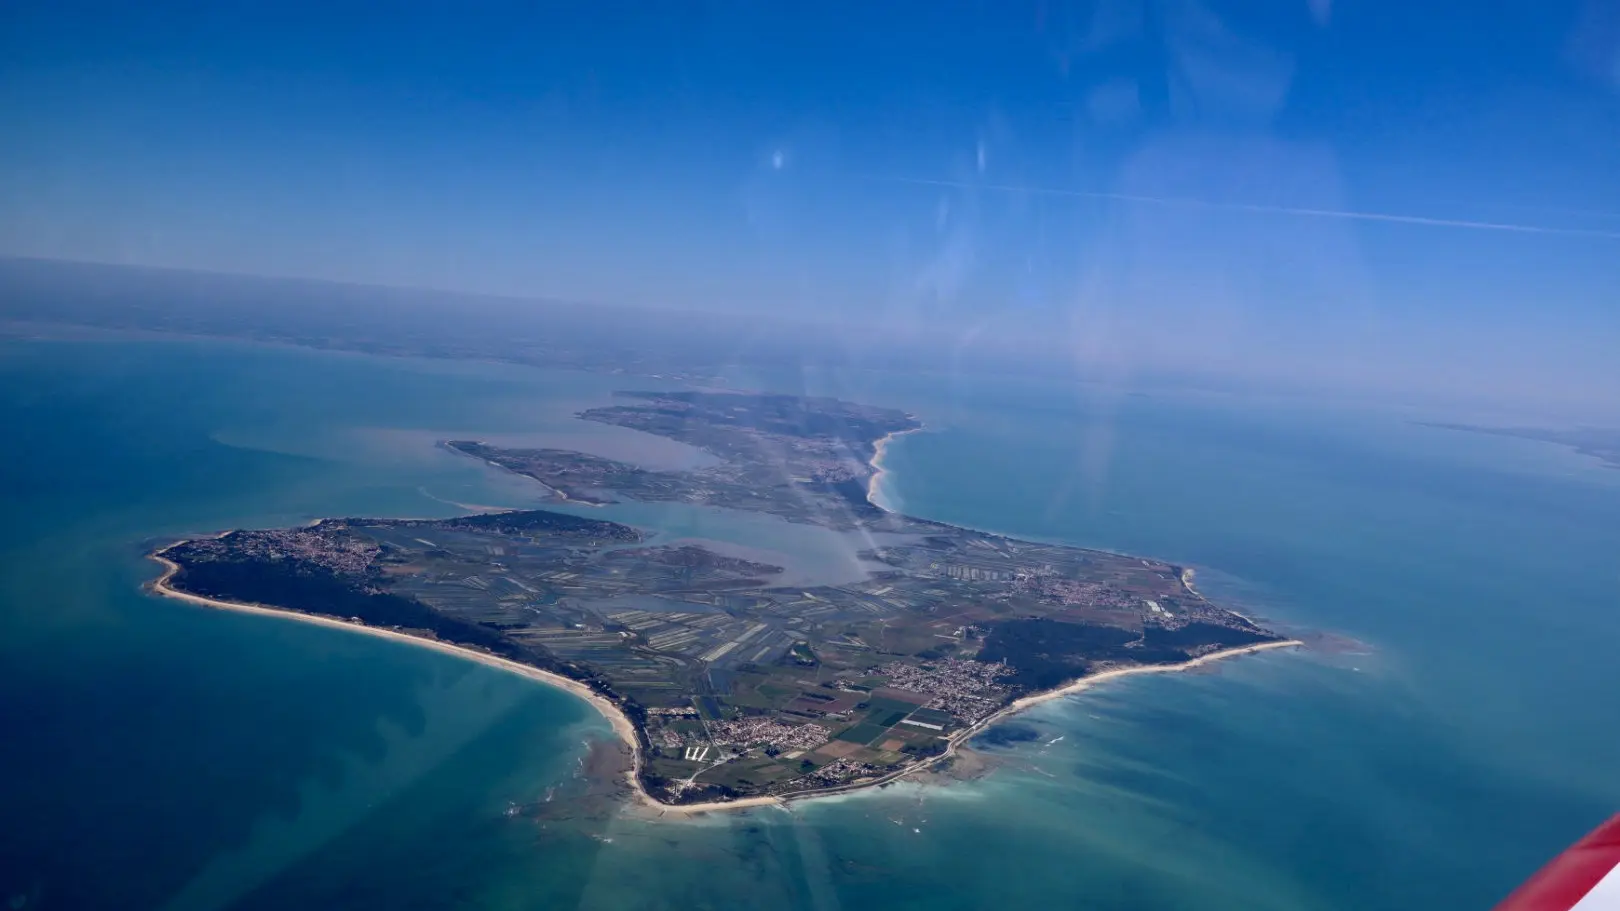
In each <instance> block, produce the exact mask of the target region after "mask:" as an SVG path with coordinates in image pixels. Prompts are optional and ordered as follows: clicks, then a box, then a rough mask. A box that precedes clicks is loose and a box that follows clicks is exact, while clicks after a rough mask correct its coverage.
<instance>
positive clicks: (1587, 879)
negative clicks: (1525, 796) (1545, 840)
mask: <svg viewBox="0 0 1620 911" xmlns="http://www.w3.org/2000/svg"><path fill="white" fill-rule="evenodd" d="M1496 911H1620V814H1617V815H1615V816H1613V817H1612V818H1610V819H1609V821H1608V822H1606V823H1604V824H1603V825H1601V826H1598V827H1597V828H1596V829H1594V830H1593V831H1592V833H1591V834H1589V835H1587V836H1586V837H1585V838H1583V839H1581V840H1580V841H1578V842H1576V843H1575V844H1573V845H1571V846H1570V847H1569V850H1567V851H1565V852H1564V853H1562V854H1560V855H1558V856H1557V857H1555V858H1553V859H1552V860H1551V861H1550V862H1549V863H1548V864H1547V865H1546V866H1545V867H1542V868H1541V869H1540V870H1538V871H1536V875H1535V876H1532V877H1530V879H1529V880H1528V881H1526V882H1525V884H1524V885H1522V886H1520V887H1519V888H1517V889H1515V890H1514V892H1513V894H1512V895H1509V896H1508V897H1507V898H1506V899H1504V900H1503V902H1502V903H1501V904H1500V905H1497V906H1496Z"/></svg>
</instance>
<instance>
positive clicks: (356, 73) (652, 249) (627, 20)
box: [0, 0, 1620, 410]
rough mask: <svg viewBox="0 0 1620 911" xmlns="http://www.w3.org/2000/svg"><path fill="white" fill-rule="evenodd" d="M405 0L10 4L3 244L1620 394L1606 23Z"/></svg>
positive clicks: (1555, 18) (1474, 386)
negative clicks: (402, 0)
mask: <svg viewBox="0 0 1620 911" xmlns="http://www.w3.org/2000/svg"><path fill="white" fill-rule="evenodd" d="M376 6H377V5H375V4H352V5H350V4H331V3H327V4H320V5H305V4H300V3H295V2H282V3H257V4H253V3H198V4H188V5H170V4H123V3H120V4H112V5H107V6H98V5H94V4H75V3H68V2H56V3H50V4H9V5H8V6H7V9H6V11H5V13H4V14H3V16H4V27H3V28H0V74H3V75H0V135H4V136H5V137H6V141H5V142H4V143H0V253H5V254H13V255H27V256H43V257H58V258H68V259H85V260H96V261H104V262H123V263H135V264H143V265H166V266H180V267H188V268H200V269H209V270H218V271H227V272H248V273H260V274H273V275H298V276H313V277H320V278H330V279H337V280H345V281H357V282H368V283H381V284H392V285H410V286H425V287H436V288H446V289H457V290H470V291H479V292H493V293H500V294H512V295H520V296H550V297H561V298H569V299H579V300H587V301H602V302H609V303H628V304H639V305H651V306H662V307H677V308H695V309H704V310H721V311H730V312H743V313H755V312H770V313H785V314H790V315H793V316H795V317H799V318H814V319H825V320H833V321H839V322H843V323H846V324H851V325H853V324H856V323H859V324H861V325H871V326H875V327H877V328H878V330H880V331H926V332H931V333H934V334H936V335H938V336H939V337H940V338H942V339H944V340H945V341H946V343H949V344H958V345H973V344H981V343H988V340H991V339H995V340H999V341H1000V342H1001V343H1006V344H1024V345H1027V346H1028V347H1029V350H1030V351H1031V353H1032V356H1035V355H1039V356H1042V357H1058V358H1070V359H1073V360H1075V361H1077V362H1080V363H1084V364H1093V365H1103V366H1104V367H1106V368H1107V369H1110V370H1114V371H1117V372H1120V373H1124V374H1131V373H1135V372H1151V371H1153V370H1160V369H1166V370H1168V369H1186V370H1190V371H1193V372H1200V371H1202V372H1209V373H1213V374H1224V375H1240V376H1245V377H1253V378H1257V379H1260V380H1264V381H1268V382H1277V383H1283V384H1291V383H1296V382H1308V383H1316V384H1324V385H1334V386H1348V387H1352V388H1356V389H1361V390H1365V391H1371V392H1374V393H1376V394H1383V395H1404V394H1405V393H1407V392H1410V391H1412V390H1421V391H1426V392H1432V393H1439V394H1445V395H1458V396H1471V397H1474V398H1476V399H1480V400H1485V401H1489V400H1492V399H1497V398H1499V399H1501V400H1502V401H1503V402H1504V404H1521V403H1522V404H1528V405H1538V404H1546V405H1548V406H1552V405H1557V406H1559V407H1565V406H1567V407H1568V408H1569V409H1575V410H1579V409H1582V408H1586V409H1589V410H1590V409H1593V408H1598V409H1600V408H1602V407H1603V406H1604V405H1606V404H1610V403H1614V402H1616V401H1620V367H1617V366H1616V361H1617V360H1620V359H1617V358H1615V357H1614V355H1613V352H1614V351H1615V350H1620V312H1617V311H1620V306H1617V305H1620V12H1614V11H1613V10H1615V7H1614V5H1613V4H1605V3H1601V2H1598V0H1593V2H1591V3H1582V2H1579V0H1572V2H1558V0H1546V2H1534V3H1531V2H1514V3H1496V4H1479V3H1450V4H1438V3H1412V4H1374V3H1366V2H1355V3H1350V2H1330V0H1309V2H1307V0H1298V2H1280V0H1278V2H1270V0H1249V2H1214V0H1185V2H1180V0H1099V2H1093V3H1072V4H1066V3H1056V2H1004V3H988V2H986V3H971V4H968V3H899V4H887V5H885V4H859V3H851V4H837V3H816V4H766V3H699V2H668V3H645V4H633V3H615V2H609V3H598V4H569V5H567V7H565V6H564V5H562V4H543V3H542V4H522V5H512V6H500V5H496V4H449V3H432V4H427V3H422V4H402V5H400V7H399V8H398V9H393V10H389V11H387V12H382V11H380V10H378V9H376V8H375V7H376ZM464 7H470V8H464ZM784 8H790V9H786V10H785V9H784ZM1605 8H1607V10H1606V9H1605ZM1384 216H1395V218H1393V219H1391V218H1385V217H1384ZM1615 407H1620V405H1617V406H1615Z"/></svg>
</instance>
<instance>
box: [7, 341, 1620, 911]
mask: <svg viewBox="0 0 1620 911" xmlns="http://www.w3.org/2000/svg"><path fill="white" fill-rule="evenodd" d="M737 379H738V380H739V381H740V382H744V383H748V384H750V385H768V386H772V387H775V388H783V389H794V388H807V389H810V390H812V391H824V392H835V393H839V394H844V395H846V396H848V397H852V398H859V399H862V400H866V401H873V402H877V403H884V404H894V405H899V406H901V407H906V408H908V409H910V410H912V411H915V412H916V413H918V414H919V415H920V416H921V417H922V418H923V419H924V420H925V421H927V423H928V425H929V429H928V432H926V433H922V434H917V435H912V436H908V437H905V438H904V439H903V440H901V441H899V442H897V443H896V444H895V445H894V446H893V447H892V448H891V450H890V460H889V463H888V464H889V467H890V468H891V469H892V473H891V474H890V475H889V476H888V478H887V479H886V483H885V486H884V495H885V497H886V498H887V499H888V500H889V501H890V502H891V503H894V504H896V505H902V506H903V507H904V508H905V509H906V510H907V511H910V512H914V513H917V514H919V515H924V516H928V517H931V518H939V519H944V520H947V521H955V522H961V523H964V524H969V525H974V526H978V527H985V528H991V529H995V530H998V531H1005V532H1009V533H1017V534H1025V535H1033V536H1038V537H1043V538H1052V539H1059V540H1067V541H1073V542H1075V543H1080V544H1086V545H1091V546H1100V547H1107V548H1110V549H1115V550H1122V551H1128V552H1141V553H1144V554H1154V555H1156V556H1162V557H1167V558H1171V559H1175V560H1180V561H1186V562H1189V563H1192V564H1194V565H1197V566H1199V567H1200V568H1201V570H1200V577H1199V578H1200V584H1201V586H1202V587H1203V588H1205V589H1206V590H1207V591H1209V592H1210V593H1211V594H1214V595H1218V596H1223V597H1227V598H1229V599H1235V600H1236V601H1237V602H1239V603H1241V604H1242V605H1244V606H1246V607H1248V608H1249V609H1251V610H1253V611H1256V612H1258V613H1260V614H1262V615H1264V616H1265V617H1267V618H1269V619H1270V620H1272V621H1273V622H1275V623H1278V624H1282V625H1285V626H1288V627H1290V628H1301V629H1312V630H1325V631H1330V632H1334V633H1337V634H1340V635H1343V636H1348V637H1353V638H1354V639H1357V640H1360V641H1362V642H1364V643H1366V644H1367V646H1368V648H1369V650H1367V651H1358V652H1352V653H1338V652H1332V653H1330V652H1320V651H1319V652H1311V653H1289V654H1283V653H1271V654H1268V655H1264V656H1256V657H1253V658H1249V659H1243V660H1240V661H1236V662H1229V663H1227V664H1225V665H1222V666H1221V667H1220V668H1219V669H1218V670H1217V671H1216V672H1214V673H1209V674H1177V675H1166V676H1159V677H1151V678H1136V679H1132V680H1130V681H1126V682H1121V683H1118V684H1113V685H1109V686H1106V687H1103V688H1100V689H1098V690H1096V691H1094V692H1092V693H1090V694H1087V695H1086V696H1084V697H1081V698H1075V699H1069V700H1063V701H1059V702H1055V703H1050V704H1048V705H1046V706H1044V707H1042V708H1041V709H1038V710H1036V711H1034V712H1031V713H1029V714H1028V715H1027V716H1024V717H1023V718H1022V719H1020V720H1019V721H1017V722H1016V724H1017V725H1018V726H1019V727H1020V728H1021V729H1023V730H1024V731H1025V732H1026V733H1028V734H1029V735H1031V739H1028V740H1026V741H1024V742H1021V743H1018V744H1016V745H1012V746H1006V747H989V748H987V753H988V754H989V755H991V756H992V758H993V769H992V771H991V773H990V774H989V775H988V776H987V777H985V778H983V779H981V780H978V781H973V782H965V783H955V784H952V785H949V786H945V787H938V786H926V787H925V786H915V785H907V786H903V787H897V788H893V789H889V790H886V791H883V792H880V793H871V794H864V795H858V796H853V797H849V798H840V799H836V800H831V801H825V802H813V803H810V804H805V805H801V806H800V807H798V808H797V809H795V810H794V812H793V813H791V814H789V813H785V812H782V811H776V810H770V811H761V812H755V813H749V814H745V815H736V816H724V817H714V818H709V819H704V820H700V821H697V822H693V823H684V824H673V825H672V824H669V823H667V822H664V823H660V822H648V821H646V820H642V819H638V818H634V817H629V816H625V815H623V814H620V813H615V812H606V811H603V810H602V809H601V808H600V807H596V806H587V805H586V804H584V803H579V804H577V805H575V804H569V802H568V800H569V798H568V797H567V793H568V790H567V789H568V788H569V787H570V786H571V785H570V782H574V780H575V776H576V772H577V770H578V768H579V764H580V762H581V760H582V758H583V757H584V756H585V753H586V747H585V744H586V743H587V742H588V741H590V740H591V739H593V738H598V737H601V736H604V735H605V733H606V728H605V725H604V724H603V723H602V722H601V721H600V719H598V718H596V717H595V716H594V715H592V714H591V713H590V712H589V711H588V710H587V709H586V708H585V707H584V706H582V705H581V704H579V703H577V702H575V701H573V700H571V699H570V698H568V697H566V696H563V695H561V694H559V693H555V692H553V691H550V690H547V689H545V688H543V687H538V686H534V685H532V684H529V683H526V682H524V681H521V680H517V679H515V678H511V677H508V676H506V675H502V674H499V673H496V672H492V671H488V670H485V669H482V668H478V667H475V666H471V665H468V664H466V663H464V662H459V661H456V660H454V659H450V658H447V657H444V656H439V655H435V654H432V653H428V652H424V651H421V650H417V649H411V648H408V647H402V646H398V645H395V644H392V643H387V642H381V641H374V640H371V639H367V638H364V637H359V636H353V635H345V634H342V633H340V632H333V631H328V630H322V629H316V628H311V627H307V626H301V625H298V624H294V623H287V622H279V621H274V620H265V619H262V618H254V617H246V616H237V615H230V614H224V613H218V612H210V611H205V610H199V609H195V608H190V607H188V606H185V605H180V604H175V603H172V602H166V601H161V600H156V599H152V598H149V597H146V596H145V595H143V594H142V593H141V592H140V590H139V585H140V582H141V581H143V580H145V579H148V578H150V577H151V576H152V575H153V574H154V573H153V567H152V565H151V564H150V563H148V562H146V561H145V560H144V559H142V554H143V552H144V550H145V549H146V546H147V545H148V544H149V543H150V542H151V541H152V540H154V539H161V538H164V537H167V536H174V535H180V534H185V533H188V532H198V531H208V530H213V529H218V528H223V527H229V526H236V525H271V524H286V523H291V522H298V521H305V520H307V519H309V518H311V517H314V516H319V515H331V514H393V515H444V514H449V513H452V512H455V511H457V510H458V507H457V506H456V505H454V504H458V503H459V504H471V505H493V506H520V505H532V504H533V503H534V502H535V501H536V500H535V497H536V491H535V490H534V489H533V488H532V487H531V486H530V485H528V484H526V483H524V482H522V481H521V480H520V479H514V478H511V477H508V476H503V475H500V474H498V473H495V472H492V471H489V470H486V469H484V468H482V467H480V466H477V465H475V464H472V463H471V462H470V460H465V459H460V458H457V457H454V456H452V455H449V454H447V453H444V452H442V451H440V450H437V449H435V448H434V447H433V445H432V443H433V441H434V440H435V439H438V438H441V437H443V436H449V435H457V436H461V435H469V436H478V437H483V438H512V439H538V438H544V439H550V440H558V441H562V442H564V444H566V445H578V446H583V447H588V448H591V449H593V450H596V451H601V452H604V453H607V454H617V455H621V456H628V455H633V456H635V457H637V458H642V459H646V460H649V461H652V462H657V463H660V464H679V463H681V462H682V461H685V460H688V459H690V458H691V455H690V453H686V452H683V451H681V449H680V447H676V446H668V445H662V444H658V443H653V442H650V441H645V440H639V439H637V438H636V437H635V435H633V434H626V433H621V432H618V431H617V430H616V429H614V428H596V427H591V426H589V425H583V424H581V423H580V422H577V421H573V420H571V419H570V418H569V415H570V414H571V413H572V411H574V410H576V409H577V408H578V407H580V406H581V405H583V404H587V403H592V402H597V401H601V400H602V399H603V398H604V397H605V396H606V395H607V394H608V393H610V392H611V391H612V390H613V389H615V388H627V387H629V386H644V385H646V384H645V383H644V382H637V381H626V380H623V379H618V378H612V377H606V376H593V375H583V374H574V373H546V372H542V371H531V370H520V369H517V368H509V367H501V366H491V365H480V364H451V363H431V362H414V361H400V360H382V359H373V358H365V357H357V356H348V355H336V354H322V353H314V352H306V351H297V350H289V349H276V348H267V347H255V346H248V345H234V344H223V343H212V342H210V343H203V342H177V341H130V340H104V341H76V342H5V343H0V418H3V419H4V426H5V427H6V428H7V429H8V432H9V433H10V435H11V439H12V443H13V445H12V446H9V447H8V449H7V457H6V459H5V460H4V462H3V463H0V490H3V491H4V494H5V496H4V497H3V499H0V509H3V510H4V511H5V515H4V522H0V567H3V571H0V724H3V726H4V727H3V730H5V731H6V733H7V737H6V742H7V747H6V749H5V750H3V751H0V820H3V821H4V826H3V828H0V895H3V896H4V897H6V898H9V899H12V900H13V901H16V902H19V903H20V906H21V907H39V908H77V907H87V908H89V907H106V908H165V907H172V908H223V907H239V908H285V907H322V906H344V907H358V908H372V907H375V908H410V907H423V908H427V907H446V906H459V907H492V908H551V907H575V906H578V907H592V908H620V907H641V908H686V907H715V908H720V907H737V906H766V905H774V906H778V907H785V908H816V909H822V908H864V907H882V908H907V907H916V908H922V907H928V908H934V909H937V908H955V907H961V908H972V907H985V906H990V905H999V906H1005V907H1021V906H1028V905H1036V904H1048V905H1050V904H1058V905H1061V906H1064V907H1094V908H1143V909H1146V908H1234V909H1235V908H1278V909H1283V908H1290V909H1293V908H1299V909H1309V908H1405V907H1445V908H1451V907H1456V908H1468V907H1482V906H1487V905H1488V904H1489V903H1490V902H1491V901H1492V900H1493V899H1495V898H1496V897H1498V896H1500V895H1501V894H1502V893H1504V892H1505V891H1506V890H1507V889H1509V888H1511V886H1512V885H1513V884H1514V883H1515V882H1516V881H1517V880H1518V879H1519V878H1521V877H1522V876H1523V875H1525V874H1527V873H1528V872H1529V871H1530V870H1531V869H1533V868H1534V867H1535V866H1536V865H1537V864H1538V863H1539V862H1540V861H1541V860H1542V859H1544V858H1545V856H1546V855H1548V854H1549V853H1551V852H1553V851H1556V850H1557V849H1558V848H1559V847H1561V846H1562V845H1563V844H1564V843H1566V842H1568V841H1569V840H1571V839H1573V838H1574V837H1576V836H1577V835H1579V834H1580V833H1581V832H1582V831H1584V829H1586V828H1588V827H1590V826H1591V825H1594V824H1595V823H1596V822H1598V821H1599V820H1600V819H1601V818H1603V817H1604V816H1605V815H1607V814H1608V813H1610V812H1613V811H1614V810H1615V809H1617V808H1620V776H1616V775H1615V774H1614V771H1613V770H1614V769H1616V768H1620V735H1617V734H1616V733H1615V730H1614V726H1613V724H1612V718H1613V716H1614V712H1615V703H1614V698H1615V697H1614V694H1615V693H1620V669H1617V664H1616V662H1614V661H1613V660H1612V653H1613V649H1614V647H1615V645H1616V644H1617V643H1620V611H1617V610H1616V608H1617V607H1620V604H1617V600H1620V599H1617V596H1616V594H1615V593H1616V591H1617V590H1620V589H1617V587H1616V585H1617V583H1620V569H1617V568H1616V567H1617V566H1620V564H1617V563H1616V561H1615V560H1614V559H1613V555H1614V554H1615V553H1616V552H1617V550H1620V521H1617V520H1620V472H1614V471H1611V470H1605V469H1602V468H1600V467H1597V466H1596V465H1594V464H1592V463H1590V462H1588V461H1586V460H1583V459H1581V458H1579V457H1578V456H1575V455H1573V454H1571V453H1567V452H1564V451H1561V450H1557V449H1554V448H1551V447H1543V446H1538V445H1535V444H1528V443H1521V442H1517V441H1511V440H1494V439H1490V438H1483V437H1479V438H1471V437H1465V436H1461V435H1456V434H1450V433H1446V432H1442V431H1437V430H1432V429H1426V428H1421V427H1415V426H1411V425H1408V424H1405V423H1404V422H1402V421H1401V420H1398V419H1395V418H1391V417H1388V416H1378V415H1369V414H1361V413H1355V412H1348V411H1338V412H1333V413H1324V412H1320V411H1318V410H1316V409H1313V408H1309V407H1303V406H1301V405H1299V404H1297V403H1288V402H1254V401H1237V400H1232V399H1221V398H1204V399H1194V398H1189V397H1185V396H1179V397H1164V396H1160V397H1139V396H1112V395H1107V394H1100V393H1098V392H1096V391H1095V390H1087V389H1081V390H1071V389H1061V388H1051V387H1043V386H1037V385H1032V384H1028V383H1013V382H1011V381H1006V380H994V379H990V378H962V377H945V378H941V377H898V376H888V375H883V374H876V373H841V374H828V373H818V374H812V375H804V374H788V375H780V376H740V377H738V378H737ZM618 514H619V515H621V516H622V517H625V518H630V519H634V520H636V521H640V522H645V523H649V524H653V525H656V526H658V527H660V528H662V529H664V530H665V533H666V534H667V535H669V536H671V537H699V538H708V539H714V540H724V541H731V542H735V543H739V544H746V545H749V546H752V547H756V548H763V549H773V550H778V551H784V552H792V553H794V554H796V555H798V557H799V559H800V560H801V561H802V563H803V566H802V569H803V570H804V571H806V572H835V571H837V570H838V568H839V567H840V566H841V565H842V564H843V562H844V561H846V560H847V552H848V548H849V547H850V542H847V541H841V540H838V539H833V538H830V537H829V536H824V535H819V534H817V533H816V532H815V531H814V530H807V529H802V528H797V527H792V526H784V525H782V524H781V523H772V522H762V521H761V520H759V519H757V518H755V517H737V516H728V515H726V514H724V513H718V512H714V511H704V510H693V509H676V508H664V507H658V508H653V507H649V506H641V507H638V506H634V505H628V506H625V507H622V508H620V509H619V510H618ZM1606 720H1607V722H1608V723H1606ZM554 788H557V789H560V790H559V792H558V793H561V794H563V796H562V797H560V798H559V799H558V802H557V803H555V804H553V805H552V806H556V807H560V808H562V809H561V810H559V811H558V812H554V813H548V814H542V816H541V818H538V819H537V818H530V817H518V818H509V817H507V816H506V815H504V812H503V811H504V810H506V809H507V808H508V807H509V806H510V805H511V804H512V803H514V802H516V803H519V804H527V803H530V802H534V801H543V800H544V799H545V796H546V794H547V793H548V791H551V790H552V789H554ZM575 806H577V811H576V810H574V809H569V807H575Z"/></svg>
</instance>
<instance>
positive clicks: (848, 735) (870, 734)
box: [835, 722, 888, 743]
mask: <svg viewBox="0 0 1620 911" xmlns="http://www.w3.org/2000/svg"><path fill="white" fill-rule="evenodd" d="M887 732H888V728H885V727H882V726H880V725H876V724H871V723H869V722H868V723H863V724H857V725H855V726H854V727H852V728H850V729H849V730H847V731H845V732H843V733H842V734H839V735H838V736H837V737H836V738H835V739H837V740H846V741H848V742H850V743H871V742H872V741H874V740H876V739H877V738H879V737H882V736H883V735H884V734H885V733H887Z"/></svg>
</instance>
